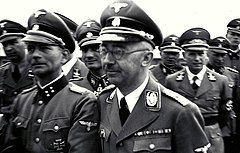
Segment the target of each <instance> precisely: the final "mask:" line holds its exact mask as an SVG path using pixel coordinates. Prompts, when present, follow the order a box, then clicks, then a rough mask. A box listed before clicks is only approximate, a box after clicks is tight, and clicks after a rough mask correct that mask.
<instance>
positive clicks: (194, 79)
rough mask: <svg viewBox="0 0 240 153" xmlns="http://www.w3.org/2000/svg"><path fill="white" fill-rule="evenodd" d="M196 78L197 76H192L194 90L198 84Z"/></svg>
mask: <svg viewBox="0 0 240 153" xmlns="http://www.w3.org/2000/svg"><path fill="white" fill-rule="evenodd" d="M197 79H198V77H197V76H194V77H193V83H192V88H193V89H194V90H197V88H198V85H197V84H196V80H197Z"/></svg>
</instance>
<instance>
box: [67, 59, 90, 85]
mask: <svg viewBox="0 0 240 153" xmlns="http://www.w3.org/2000/svg"><path fill="white" fill-rule="evenodd" d="M88 71H89V70H88V68H87V67H86V65H85V64H84V63H83V62H82V61H81V60H80V59H77V61H76V62H75V64H74V65H73V66H72V67H71V69H70V70H69V72H68V74H67V75H66V77H67V79H68V80H70V81H71V80H72V79H73V80H74V79H79V78H81V77H85V76H87V74H88Z"/></svg>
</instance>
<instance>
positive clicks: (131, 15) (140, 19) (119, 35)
mask: <svg viewBox="0 0 240 153" xmlns="http://www.w3.org/2000/svg"><path fill="white" fill-rule="evenodd" d="M100 23H101V26H102V30H101V33H100V37H99V40H101V41H139V40H143V39H144V40H147V41H148V42H150V43H151V44H152V45H153V46H155V45H156V46H159V45H161V43H162V39H163V38H162V33H161V31H160V29H159V28H158V26H157V25H156V23H155V22H154V21H153V20H152V19H151V18H150V17H149V16H148V15H147V14H146V13H145V12H144V11H143V10H142V9H141V8H140V7H139V6H138V5H137V4H135V3H134V2H133V1H131V0H117V1H115V2H113V3H112V4H110V5H108V6H107V8H106V9H105V10H104V11H103V13H102V15H101V18H100Z"/></svg>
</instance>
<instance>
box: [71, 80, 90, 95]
mask: <svg viewBox="0 0 240 153" xmlns="http://www.w3.org/2000/svg"><path fill="white" fill-rule="evenodd" d="M69 89H70V90H71V91H73V92H77V93H84V92H92V91H90V90H88V89H87V88H84V87H81V86H79V85H76V84H74V83H72V82H69Z"/></svg>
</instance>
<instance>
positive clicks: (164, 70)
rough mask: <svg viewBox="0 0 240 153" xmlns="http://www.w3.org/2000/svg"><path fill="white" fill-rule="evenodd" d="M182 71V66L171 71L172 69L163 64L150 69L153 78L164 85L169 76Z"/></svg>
mask: <svg viewBox="0 0 240 153" xmlns="http://www.w3.org/2000/svg"><path fill="white" fill-rule="evenodd" d="M181 69H183V67H181V66H176V67H174V68H172V69H170V68H168V67H166V66H165V65H163V64H158V65H154V66H153V67H151V68H150V70H151V72H152V74H153V76H154V77H155V78H156V79H157V80H158V82H159V83H161V84H162V85H164V84H165V78H166V76H168V75H169V74H173V73H175V72H177V71H179V70H181Z"/></svg>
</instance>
